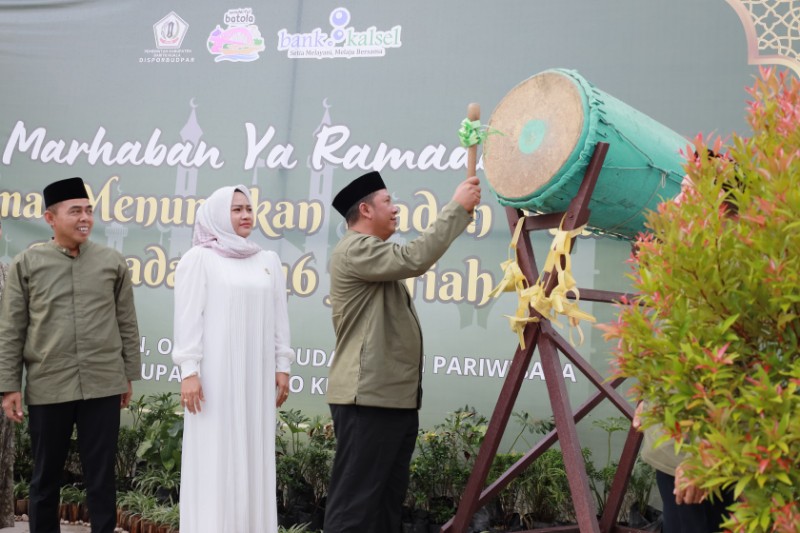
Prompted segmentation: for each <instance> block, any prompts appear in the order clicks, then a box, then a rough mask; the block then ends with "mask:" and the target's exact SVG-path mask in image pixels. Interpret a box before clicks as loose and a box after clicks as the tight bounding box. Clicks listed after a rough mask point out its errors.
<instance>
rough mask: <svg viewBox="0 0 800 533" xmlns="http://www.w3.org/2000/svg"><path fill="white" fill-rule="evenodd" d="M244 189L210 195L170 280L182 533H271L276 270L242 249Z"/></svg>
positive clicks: (285, 367) (282, 302)
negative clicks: (180, 424)
mask: <svg viewBox="0 0 800 533" xmlns="http://www.w3.org/2000/svg"><path fill="white" fill-rule="evenodd" d="M251 203H252V202H251V200H250V194H249V191H248V190H247V188H246V187H244V186H242V185H239V186H236V187H223V188H221V189H219V190H217V191H215V192H214V193H213V194H212V195H211V196H209V198H208V199H207V200H206V202H205V203H204V204H203V205H202V206H201V207H200V208H199V210H198V212H197V220H196V222H195V226H194V238H193V244H194V246H193V247H192V249H190V250H189V251H188V252H186V254H185V255H184V256H183V258H181V260H180V263H178V267H177V270H176V272H175V327H174V335H175V342H174V347H173V352H172V358H173V361H174V362H175V364H178V365H180V368H181V402H182V403H183V405H184V406H185V409H186V410H185V417H184V432H183V457H182V461H181V491H180V508H181V525H180V530H181V533H254V532H265V533H275V532H277V530H278V520H277V502H276V489H275V416H276V415H275V411H276V406H277V407H280V406H281V404H283V402H284V401H286V398H287V397H288V394H289V370H290V366H291V363H292V362H293V361H294V352H293V351H292V350H291V348H290V345H289V318H288V311H287V305H286V284H285V280H284V276H283V270H282V268H281V262H280V259H279V258H278V255H277V254H276V253H275V252H271V251H269V252H267V251H264V250H262V249H261V247H259V246H258V245H257V244H255V243H252V242H250V241H248V240H247V237H248V236H249V235H250V233H251V231H252V229H253V210H252V205H251Z"/></svg>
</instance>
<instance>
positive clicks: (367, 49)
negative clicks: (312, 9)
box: [278, 7, 403, 59]
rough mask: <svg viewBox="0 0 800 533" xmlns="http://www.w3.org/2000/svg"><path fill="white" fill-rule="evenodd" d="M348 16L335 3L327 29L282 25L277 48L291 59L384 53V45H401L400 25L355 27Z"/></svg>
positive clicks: (348, 14)
mask: <svg viewBox="0 0 800 533" xmlns="http://www.w3.org/2000/svg"><path fill="white" fill-rule="evenodd" d="M350 18H351V17H350V11H348V10H347V9H346V8H343V7H337V8H336V9H334V10H333V11H331V15H330V17H329V22H330V24H331V29H330V31H329V32H327V31H322V28H315V29H314V30H313V31H311V32H309V33H289V32H288V31H287V30H286V29H285V28H284V29H282V30H280V31H279V32H278V51H280V52H284V51H285V52H286V56H287V57H289V58H291V59H302V58H317V59H326V58H339V57H343V58H353V57H383V56H385V55H386V49H387V48H400V47H401V46H402V44H403V43H402V41H401V32H402V27H401V26H400V25H397V26H394V27H393V28H391V29H390V30H379V29H377V28H376V27H375V26H371V27H369V28H367V29H366V30H364V31H356V29H355V28H353V27H351V26H350V25H349V24H350Z"/></svg>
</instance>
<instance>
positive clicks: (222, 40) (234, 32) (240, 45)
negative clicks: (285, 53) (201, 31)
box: [207, 7, 264, 62]
mask: <svg viewBox="0 0 800 533" xmlns="http://www.w3.org/2000/svg"><path fill="white" fill-rule="evenodd" d="M222 21H223V22H224V23H225V24H226V25H227V26H228V27H227V28H225V29H222V28H221V27H220V26H219V25H217V27H216V28H214V31H212V32H211V34H210V35H209V36H208V44H207V46H208V51H209V52H211V54H213V55H215V56H216V57H215V58H214V61H216V62H220V61H241V62H247V61H255V60H256V59H258V58H259V52H263V51H264V39H263V38H262V37H261V32H260V31H259V30H258V26H256V24H255V22H256V17H255V15H253V9H252V8H249V7H243V8H238V9H229V10H228V11H227V12H225V16H224V17H223V19H222Z"/></svg>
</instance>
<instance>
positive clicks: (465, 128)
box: [458, 118, 503, 148]
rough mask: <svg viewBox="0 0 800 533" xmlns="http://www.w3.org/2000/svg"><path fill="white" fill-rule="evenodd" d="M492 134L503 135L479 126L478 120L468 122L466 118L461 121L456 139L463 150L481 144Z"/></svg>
mask: <svg viewBox="0 0 800 533" xmlns="http://www.w3.org/2000/svg"><path fill="white" fill-rule="evenodd" d="M494 134H498V135H503V133H502V132H500V131H498V130H495V129H491V130H490V129H489V127H488V126H481V121H480V120H470V119H468V118H465V119H464V120H462V121H461V128H460V129H459V130H458V138H459V140H460V141H461V146H463V147H464V148H469V147H470V146H475V145H476V144H481V143H482V142H484V141H485V140H486V137H488V136H489V135H494Z"/></svg>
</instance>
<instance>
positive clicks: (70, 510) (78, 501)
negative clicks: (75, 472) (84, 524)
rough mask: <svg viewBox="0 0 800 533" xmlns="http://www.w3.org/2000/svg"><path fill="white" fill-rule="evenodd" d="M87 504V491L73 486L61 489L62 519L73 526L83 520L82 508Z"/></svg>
mask: <svg viewBox="0 0 800 533" xmlns="http://www.w3.org/2000/svg"><path fill="white" fill-rule="evenodd" d="M84 503H86V491H85V490H83V489H79V488H77V487H75V486H73V485H65V486H63V487H61V518H62V519H64V520H66V521H67V522H69V523H71V524H73V523H75V522H77V521H78V520H79V519H80V518H81V510H80V506H81V505H83V504H84Z"/></svg>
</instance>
